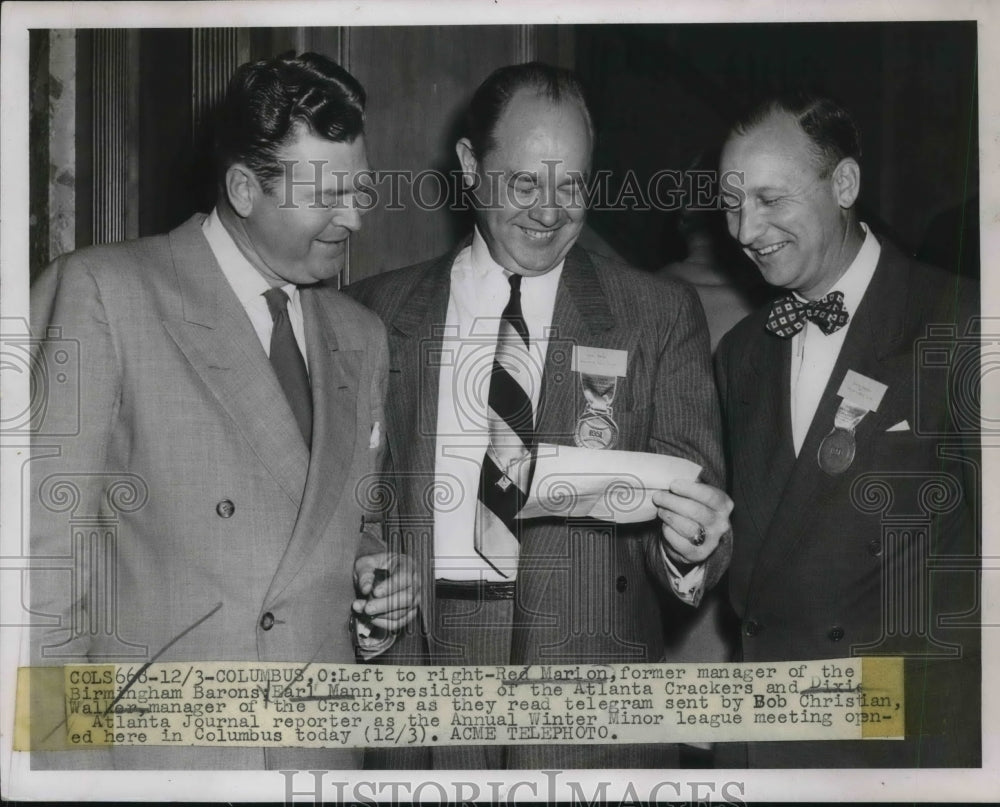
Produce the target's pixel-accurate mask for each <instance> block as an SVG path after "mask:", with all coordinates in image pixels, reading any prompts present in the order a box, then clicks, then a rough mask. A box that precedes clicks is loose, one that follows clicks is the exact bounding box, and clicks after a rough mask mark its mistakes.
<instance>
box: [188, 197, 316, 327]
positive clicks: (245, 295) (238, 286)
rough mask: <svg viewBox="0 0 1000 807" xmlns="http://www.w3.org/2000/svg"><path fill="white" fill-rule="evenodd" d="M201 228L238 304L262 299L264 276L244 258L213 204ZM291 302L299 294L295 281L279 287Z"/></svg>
mask: <svg viewBox="0 0 1000 807" xmlns="http://www.w3.org/2000/svg"><path fill="white" fill-rule="evenodd" d="M201 230H202V232H203V233H204V234H205V239H206V240H207V241H208V245H209V247H211V248H212V254H214V255H215V260H216V261H218V263H219V267H220V268H221V269H222V274H224V275H225V276H226V280H227V281H229V285H230V286H232V289H233V291H234V292H235V293H236V297H237V299H239V301H240V304H241V305H242V306H243V307H244V308H245V307H246V306H247V305H250V304H252V303H256V302H257V301H258V300H263V294H264V292H266V291H267V290H268V289H270V288H271V284H270V283H268V282H267V281H266V280H265V279H264V276H263V275H262V274H261V273H260V272H258V271H257V270H256V269H255V268H254V265H253V264H252V263H250V261H249V260H247V257H246V255H244V254H243V253H242V252H241V251H240V248H239V247H238V246H236V242H235V241H234V240H233V237H232V236H231V235H230V234H229V230H227V229H226V226H225V225H224V224H223V223H222V220H221V219H220V218H219V214H218V211H217V210H216V209H215V208H213V209H212V212H211V213H210V214H209V216H208V218H206V219H205V221H204V222H203V223H202V225H201ZM281 288H282V289H283V290H284V292H285V293H286V294H287V295H288V298H289V300H291V301H292V302H293V303H295V301H296V300H297V298H298V293H299V289H298V286H296V285H295V284H294V283H286V284H285V285H284V286H282V287H281Z"/></svg>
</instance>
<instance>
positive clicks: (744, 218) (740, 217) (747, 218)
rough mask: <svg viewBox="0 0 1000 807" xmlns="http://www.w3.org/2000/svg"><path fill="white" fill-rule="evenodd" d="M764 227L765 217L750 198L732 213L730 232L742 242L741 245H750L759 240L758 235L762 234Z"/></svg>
mask: <svg viewBox="0 0 1000 807" xmlns="http://www.w3.org/2000/svg"><path fill="white" fill-rule="evenodd" d="M734 219H735V221H734ZM763 229H764V223H763V219H762V217H761V216H760V214H759V213H758V212H757V210H756V208H755V207H754V205H753V204H751V203H750V201H749V200H747V201H746V202H744V203H743V204H742V205H740V207H739V209H738V210H737V211H735V212H733V213H731V214H730V219H729V232H730V233H731V234H732V235H733V237H734V238H736V240H737V241H739V242H740V245H741V246H744V247H748V246H750V245H751V244H752V243H753V242H754V241H755V240H757V236H759V235H760V234H761V231H762V230H763ZM734 230H735V231H734Z"/></svg>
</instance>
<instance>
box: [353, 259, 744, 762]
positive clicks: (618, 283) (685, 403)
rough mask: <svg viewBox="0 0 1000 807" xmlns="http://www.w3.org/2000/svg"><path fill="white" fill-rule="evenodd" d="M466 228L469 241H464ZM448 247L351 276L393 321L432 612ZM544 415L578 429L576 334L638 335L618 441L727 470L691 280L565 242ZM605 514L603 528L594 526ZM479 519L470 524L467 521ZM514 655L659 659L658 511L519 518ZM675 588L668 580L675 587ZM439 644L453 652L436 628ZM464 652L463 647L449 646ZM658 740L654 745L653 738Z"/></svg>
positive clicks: (608, 756)
mask: <svg viewBox="0 0 1000 807" xmlns="http://www.w3.org/2000/svg"><path fill="white" fill-rule="evenodd" d="M466 243H468V241H466ZM464 245H465V244H461V245H459V247H458V248H456V250H455V251H453V252H452V253H451V254H449V255H446V256H444V257H441V258H437V259H435V260H432V261H429V262H427V263H423V264H420V265H417V266H412V267H408V268H405V269H399V270H397V271H394V272H388V273H386V274H382V275H378V276H375V277H373V278H370V279H368V280H366V281H364V282H361V283H357V284H353V285H351V286H350V287H349V288H348V290H347V291H348V293H349V294H351V295H353V296H354V297H356V299H358V300H359V301H360V302H362V303H364V304H365V305H367V306H368V307H370V308H371V309H373V310H374V311H375V312H376V313H378V314H379V316H381V317H382V320H383V321H384V322H385V324H386V327H387V329H388V332H389V353H390V373H389V395H388V399H387V400H388V408H387V411H386V417H387V421H388V431H389V435H390V437H389V441H390V450H391V453H392V458H393V464H394V466H395V470H396V472H397V474H398V477H399V479H398V482H399V488H398V512H399V515H400V527H401V529H402V534H403V540H404V544H405V547H406V551H407V552H408V553H412V554H414V555H416V556H417V557H419V558H420V562H421V564H422V570H423V575H424V579H423V583H424V591H425V592H427V593H428V594H425V596H424V598H423V604H424V608H423V625H424V628H425V630H429V628H430V626H431V625H433V624H434V621H433V614H432V613H431V611H432V609H433V607H434V598H433V596H430V595H429V592H432V591H433V590H434V589H433V585H434V580H433V562H432V561H433V510H432V506H433V502H434V496H433V491H432V489H431V484H432V482H433V479H434V444H435V437H434V433H435V427H436V421H437V394H438V377H439V373H438V365H439V364H440V361H441V358H440V357H441V355H442V354H441V344H442V341H441V329H442V327H443V325H444V322H445V316H446V312H447V305H448V297H449V288H450V277H451V267H452V264H453V262H454V260H455V257H456V255H457V254H458V251H459V250H460V249H461V248H462V247H463V246H464ZM553 327H554V328H555V333H554V334H553V337H552V339H551V341H550V343H549V347H548V353H547V358H546V363H545V368H544V374H543V381H542V394H541V401H540V403H539V411H538V415H537V417H536V423H537V428H536V432H537V436H538V440H539V441H545V442H552V443H559V444H564V445H572V444H573V430H574V428H575V426H576V423H577V419H578V417H579V415H580V414H581V413H582V412H583V411H584V405H585V402H584V397H583V391H582V388H581V385H580V380H579V377H578V375H577V374H576V373H574V372H571V370H570V362H571V356H572V350H571V348H572V345H580V346H590V347H604V348H612V349H618V350H627V351H628V369H627V375H626V377H625V378H624V379H623V380H621V381H620V382H619V391H618V395H617V397H616V399H615V402H614V413H615V414H614V416H615V420H616V421H617V423H618V425H619V427H620V429H621V435H620V440H619V444H618V446H617V448H619V449H624V450H629V451H653V452H659V453H666V454H675V455H679V456H682V457H687V458H689V459H691V460H693V461H695V462H697V463H699V464H701V465H702V466H703V467H704V471H703V474H702V478H703V479H704V480H706V481H708V482H712V483H716V484H718V483H719V482H720V479H721V467H722V466H721V449H720V443H719V429H720V423H719V416H718V409H717V401H716V396H715V390H714V387H713V384H712V378H711V373H710V360H709V348H708V332H707V329H706V326H705V321H704V314H703V312H702V310H701V307H700V304H699V303H698V299H697V297H696V295H695V294H694V292H693V291H692V290H690V289H689V288H688V287H686V286H683V285H680V284H677V283H664V282H663V281H660V280H654V279H653V278H651V277H649V276H647V275H644V274H642V273H640V272H638V271H636V270H634V269H631V268H629V267H627V266H624V265H621V264H617V263H612V262H609V261H607V260H605V259H603V258H600V257H598V256H594V255H589V254H588V253H586V252H584V251H583V250H582V249H579V248H574V249H572V250H571V251H570V253H569V254H568V256H567V258H566V263H565V267H564V269H563V274H562V277H561V279H560V283H559V289H558V292H557V296H556V304H555V310H554V313H553ZM595 526H596V527H597V529H596V530H595V529H594V528H595ZM470 528H471V526H470ZM522 530H523V531H522V535H521V554H520V559H519V569H518V575H517V601H516V610H515V616H514V625H513V634H512V651H511V663H512V664H536V663H555V664H558V663H573V662H624V661H636V662H650V661H660V660H661V659H662V658H663V653H664V641H663V624H662V621H661V619H660V618H658V617H659V615H660V605H659V596H660V595H661V593H662V592H664V591H667V590H669V589H668V583H667V578H666V570H665V566H664V563H663V560H662V556H661V553H660V549H659V546H658V537H657V536H658V535H659V525H658V522H656V523H653V522H647V523H645V524H639V525H621V526H618V527H617V528H616V527H614V526H613V525H607V524H604V525H601V524H600V523H595V522H590V523H589V524H580V523H575V522H572V521H570V522H567V521H565V520H562V519H541V520H534V521H531V522H527V523H526V525H525V526H524V527H523V528H522ZM730 549H731V548H730V545H729V542H728V540H727V541H726V542H725V543H724V544H723V545H722V546H721V547H720V549H719V550H718V551H717V552H716V553H715V555H714V556H713V557H712V559H711V560H710V562H709V564H708V574H707V585H708V587H711V586H712V585H714V584H715V582H716V581H717V580H718V578H719V576H720V575H721V573H722V571H723V570H724V568H725V566H726V563H727V561H728V556H729V552H730ZM668 596H669V595H668ZM429 652H430V655H429V658H428V657H427V656H422V657H418V658H417V659H416V660H417V661H422V662H427V661H430V662H432V663H442V664H447V663H449V657H448V653H447V648H446V647H442V646H441V645H440V644H439V643H437V642H435V641H434V637H433V636H432V635H431V636H430V637H429ZM452 663H454V662H452ZM645 750H646V751H648V750H649V749H645ZM511 751H516V752H517V753H516V754H514V757H515V758H516V759H514V760H513V761H512V764H511V767H525V768H538V767H544V766H545V765H557V766H558V765H570V766H577V767H624V766H639V767H643V766H644V765H645V766H648V767H652V766H653V765H654V764H655V762H656V761H657V760H656V759H655V758H653V757H650V758H649V759H648V760H647V761H645V762H644V757H643V756H642V753H643V752H642V751H639V752H636V751H635V750H634V749H633V750H632V751H626V750H625V749H622V748H618V749H615V748H614V747H607V748H603V749H602V748H596V747H591V748H587V747H584V746H577V747H576V748H575V749H564V750H563V751H562V752H560V749H558V748H553V747H549V748H548V749H546V747H545V746H521V747H520V748H517V749H511Z"/></svg>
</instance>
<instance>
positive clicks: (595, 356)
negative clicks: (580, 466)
mask: <svg viewBox="0 0 1000 807" xmlns="http://www.w3.org/2000/svg"><path fill="white" fill-rule="evenodd" d="M627 367H628V351H627V350H611V349H608V348H600V347H581V346H578V345H574V346H573V363H572V368H573V370H574V371H575V372H577V373H579V374H580V385H581V386H582V387H583V397H584V399H585V400H586V402H587V403H586V406H585V407H584V410H583V413H582V414H581V415H580V417H579V418H578V419H577V422H576V431H575V432H574V433H573V442H575V443H576V444H577V445H578V446H580V447H581V448H614V447H615V446H616V445H618V434H619V429H618V424H617V423H615V419H614V407H613V406H612V404H613V403H614V400H615V395H616V394H617V393H618V379H619V378H624V377H625V370H626V368H627Z"/></svg>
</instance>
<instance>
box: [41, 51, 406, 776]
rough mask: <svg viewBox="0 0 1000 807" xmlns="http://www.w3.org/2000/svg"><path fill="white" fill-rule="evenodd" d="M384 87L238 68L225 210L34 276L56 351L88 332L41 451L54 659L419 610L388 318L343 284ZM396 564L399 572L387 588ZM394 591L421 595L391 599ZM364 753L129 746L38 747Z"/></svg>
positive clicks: (116, 757)
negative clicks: (389, 415) (396, 466)
mask: <svg viewBox="0 0 1000 807" xmlns="http://www.w3.org/2000/svg"><path fill="white" fill-rule="evenodd" d="M364 104H365V94H364V90H363V89H362V87H361V85H360V84H358V82H357V81H356V80H355V79H354V78H353V76H351V75H350V74H349V73H348V72H347V71H345V70H343V69H342V68H341V67H339V66H338V65H337V64H335V63H333V62H331V61H330V60H328V59H326V58H325V57H322V56H318V55H316V54H304V55H302V56H299V57H295V56H292V55H286V56H282V57H277V58H275V59H271V60H263V61H259V62H255V63H250V64H245V65H243V66H241V67H240V68H239V69H238V70H237V71H236V73H235V74H234V76H233V78H232V80H231V82H230V86H229V89H228V92H227V95H226V98H225V100H224V101H223V104H222V108H221V114H220V116H219V124H218V132H217V140H216V154H215V159H216V170H217V177H218V185H219V192H218V197H217V202H216V207H215V209H214V210H213V211H212V213H211V215H209V216H207V217H206V216H204V215H196V216H194V217H193V218H191V219H190V220H188V221H187V222H185V223H184V224H182V225H181V226H180V227H178V228H177V229H176V230H173V231H172V232H170V233H168V234H166V235H161V236H156V237H152V238H143V239H140V240H138V241H133V242H128V243H124V244H115V245H110V246H100V247H93V248H88V249H84V250H81V251H79V252H75V253H73V254H70V255H66V256H63V257H62V258H60V259H58V260H57V261H55V263H54V264H53V265H52V266H50V267H49V268H48V269H47V270H46V272H45V273H44V274H43V275H42V276H41V277H40V279H39V280H38V283H37V284H36V285H35V286H34V288H33V289H32V298H31V304H32V321H33V328H34V330H35V333H36V335H37V336H38V337H39V338H41V339H43V341H42V343H41V347H40V350H41V355H42V357H43V359H44V360H45V361H47V362H51V361H52V360H53V358H52V357H53V355H54V354H55V352H56V351H58V350H60V349H62V348H63V347H65V345H67V344H68V343H70V342H72V343H74V344H78V345H79V357H80V367H79V376H80V395H79V398H78V399H77V398H76V397H69V396H61V397H60V396H53V397H50V398H49V399H48V400H47V401H45V407H44V411H43V412H42V413H41V415H40V418H39V422H38V430H39V433H40V434H41V435H42V436H40V437H39V438H38V439H37V440H36V443H35V459H34V461H33V463H32V466H31V470H32V482H33V490H34V495H33V502H32V504H33V508H32V523H31V541H32V552H33V556H34V557H35V558H37V559H39V562H40V563H42V562H47V563H48V566H49V567H52V566H56V567H58V568H59V569H60V570H52V569H48V570H39V571H36V572H35V573H33V574H32V576H31V589H32V609H33V611H34V613H35V614H36V617H37V619H38V623H39V627H38V628H36V629H35V630H34V632H33V633H34V635H33V647H34V659H35V663H40V664H62V663H77V662H104V661H107V662H132V663H134V664H135V665H136V668H138V667H139V666H140V665H141V664H142V663H144V662H147V661H153V660H155V661H161V662H167V661H170V662H177V661H237V662H257V661H281V662H299V663H301V664H303V665H306V664H308V663H309V662H339V663H345V662H353V661H354V660H355V652H354V648H353V641H352V634H351V633H350V631H349V630H348V623H349V620H350V618H351V615H352V606H353V608H354V610H358V611H361V610H364V609H367V610H366V612H367V614H368V616H369V618H370V619H372V620H374V621H375V623H376V624H377V625H379V626H381V627H386V628H389V629H393V628H397V627H399V626H401V625H402V624H403V623H405V621H406V619H407V618H408V616H412V615H414V614H415V607H413V606H414V603H413V601H412V598H413V596H414V593H415V590H414V589H413V588H412V587H411V585H410V583H411V577H410V575H409V571H408V569H409V566H408V564H407V563H406V561H405V558H402V557H400V556H399V555H397V554H394V553H389V552H388V551H387V546H386V544H385V542H384V540H383V535H382V532H381V530H380V528H379V524H378V523H377V522H378V518H379V514H378V513H377V512H375V511H374V510H373V509H372V507H371V506H370V505H369V501H368V499H369V498H370V497H367V498H366V496H367V494H366V490H367V489H366V487H365V485H367V484H368V483H369V482H371V480H372V479H373V478H374V476H375V475H376V474H377V473H378V472H379V471H380V470H381V463H382V460H383V457H384V454H385V443H384V433H385V431H384V423H385V418H384V415H383V405H384V395H385V385H386V380H387V376H386V372H387V349H386V341H385V331H384V328H383V327H382V325H381V323H379V321H378V319H377V318H376V317H375V316H374V315H373V314H372V313H371V312H369V311H367V310H365V309H364V308H362V307H361V306H360V305H358V304H357V303H355V302H354V301H353V300H350V299H349V298H347V297H345V296H343V295H341V294H339V293H338V292H336V291H333V290H332V289H331V288H328V287H327V286H325V285H323V283H324V281H328V280H330V279H332V278H334V277H335V276H336V275H337V274H338V273H339V272H340V270H341V269H342V267H343V264H344V258H345V255H346V250H347V243H348V239H349V237H350V236H351V234H352V233H354V232H356V231H357V230H358V228H359V227H360V226H361V219H360V213H359V207H358V205H357V204H356V202H355V187H356V186H355V180H356V179H357V177H358V176H359V175H360V174H361V173H362V172H364V171H366V170H367V159H366V153H365V138H364ZM55 361H58V359H57V358H56V359H55ZM53 366H54V365H53ZM90 531H93V532H90ZM88 534H89V535H90V537H89V538H88V537H87V536H88ZM54 560H60V561H63V562H62V563H54V562H53V561H54ZM66 561H68V563H67V562H66ZM379 567H381V568H385V569H387V570H388V571H389V572H390V573H391V575H390V577H389V579H388V580H387V581H385V582H384V583H381V584H380V586H379V587H378V588H377V590H376V591H374V592H373V591H372V579H373V576H374V570H375V569H376V568H379ZM390 591H392V592H395V596H396V597H398V598H399V599H398V600H397V601H396V602H395V606H397V607H399V608H400V609H401V610H399V611H393V612H389V611H388V610H387V607H386V605H387V603H386V598H387V596H388V593H389V592H390ZM369 595H372V596H369ZM401 603H402V604H401ZM139 685H141V682H140V684H139ZM125 719H126V718H123V719H122V720H121V721H120V722H119V725H122V727H124V722H125ZM265 722H266V721H263V720H262V721H261V724H262V725H261V728H273V726H264V725H263V723H265ZM40 730H43V729H42V727H40ZM360 758H361V752H360V751H359V750H356V749H349V750H339V749H338V750H334V749H330V750H325V749H323V750H313V749H309V750H306V749H271V750H265V749H263V748H254V747H249V748H211V747H209V748H187V749H171V748H152V749H145V748H126V747H115V748H112V749H110V750H106V751H94V752H91V751H87V752H68V753H66V754H59V755H57V756H56V758H55V759H53V758H51V757H49V756H48V755H43V754H39V755H37V759H35V758H33V762H34V763H35V764H36V765H43V764H44V765H46V766H50V765H51V766H53V767H66V766H73V767H119V768H176V769H195V768H205V769H234V768H243V769H245V768H272V769H273V768H304V767H317V768H352V767H357V766H358V764H359V762H360Z"/></svg>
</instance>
